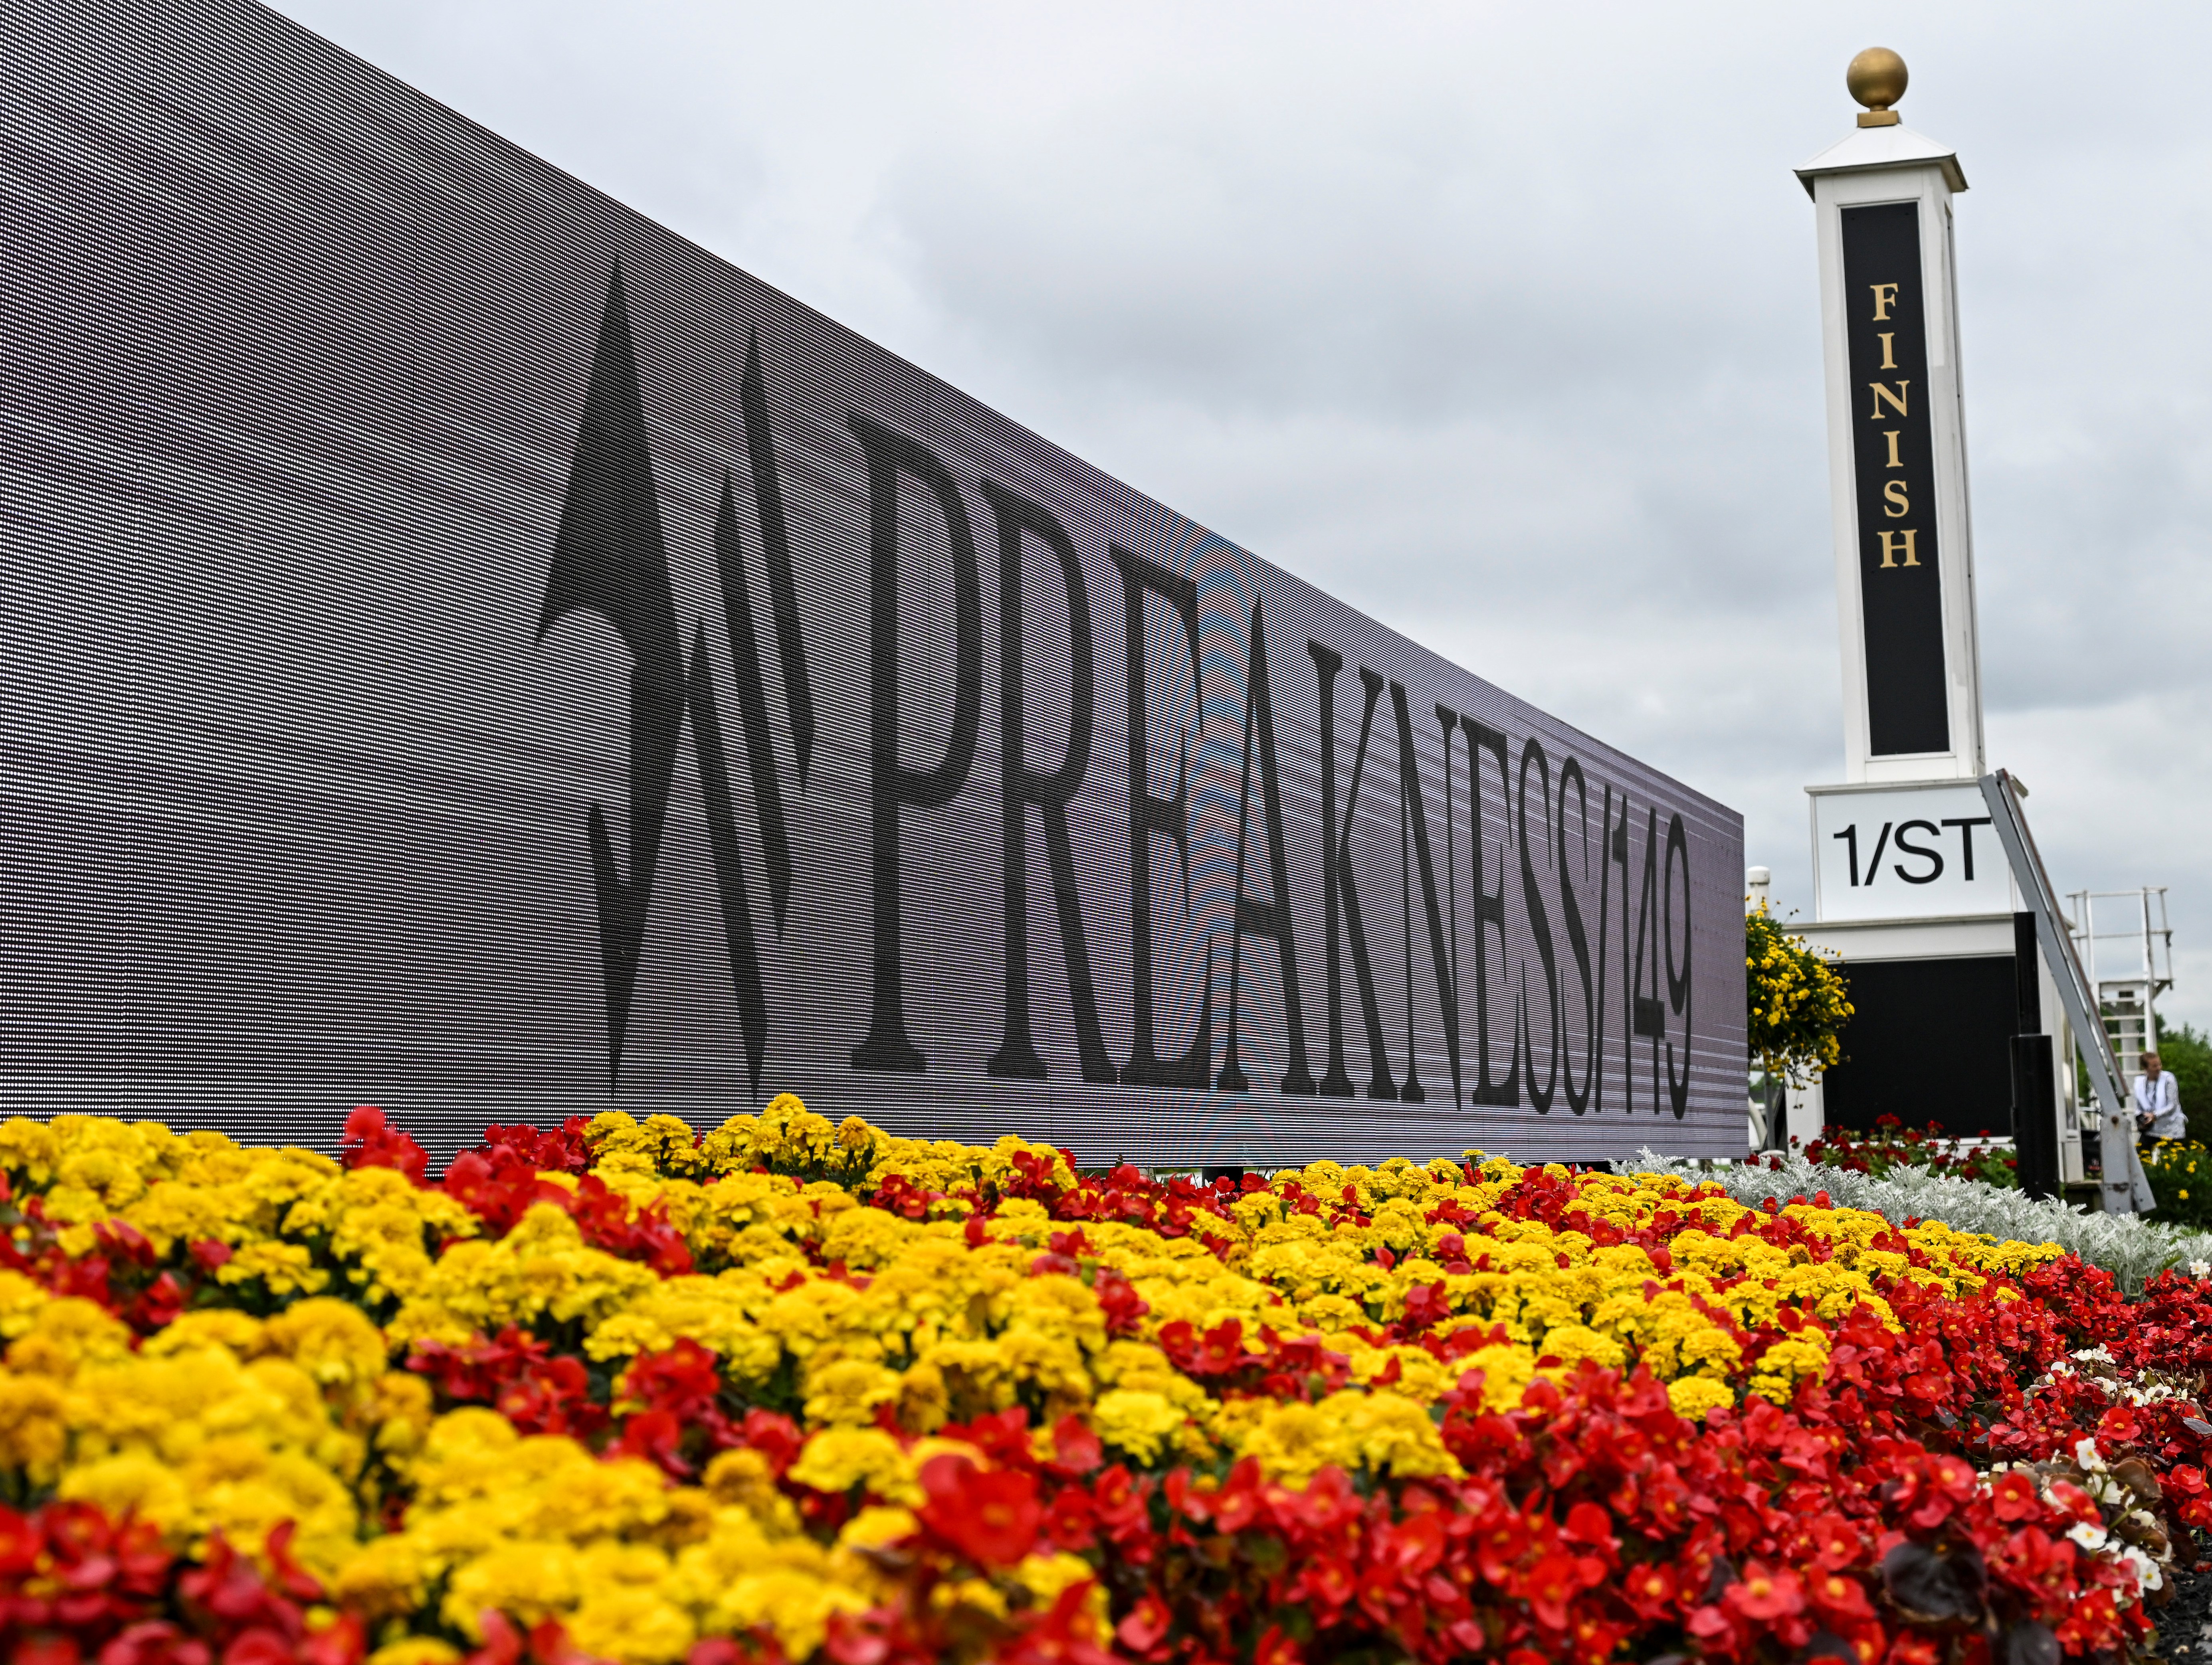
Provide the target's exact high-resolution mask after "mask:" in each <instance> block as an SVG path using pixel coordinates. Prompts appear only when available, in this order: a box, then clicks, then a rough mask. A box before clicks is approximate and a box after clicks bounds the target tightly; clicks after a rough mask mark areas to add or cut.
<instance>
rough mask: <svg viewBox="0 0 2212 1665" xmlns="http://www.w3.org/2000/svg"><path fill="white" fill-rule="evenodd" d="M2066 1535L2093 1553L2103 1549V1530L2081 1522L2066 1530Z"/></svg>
mask: <svg viewBox="0 0 2212 1665" xmlns="http://www.w3.org/2000/svg"><path fill="white" fill-rule="evenodd" d="M2066 1535H2067V1536H2068V1537H2069V1538H2071V1539H2073V1540H2074V1541H2075V1543H2077V1544H2079V1545H2081V1547H2082V1548H2084V1549H2086V1550H2088V1551H2090V1552H2092V1553H2094V1552H2095V1551H2097V1550H2100V1549H2102V1548H2103V1547H2105V1529H2104V1528H2103V1527H2101V1526H2092V1525H2090V1524H2089V1523H2088V1522H2087V1521H2082V1522H2080V1523H2076V1524H2075V1525H2074V1526H2072V1527H2070V1528H2069V1529H2067V1533H2066Z"/></svg>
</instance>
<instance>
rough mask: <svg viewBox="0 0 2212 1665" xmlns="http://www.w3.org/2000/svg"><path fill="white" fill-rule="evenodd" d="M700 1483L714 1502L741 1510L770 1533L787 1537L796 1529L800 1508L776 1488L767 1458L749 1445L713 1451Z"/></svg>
mask: <svg viewBox="0 0 2212 1665" xmlns="http://www.w3.org/2000/svg"><path fill="white" fill-rule="evenodd" d="M699 1483H700V1484H701V1485H702V1486H704V1487H705V1488H706V1492H707V1495H708V1497H709V1498H713V1499H714V1502H715V1503H716V1504H718V1505H720V1506H722V1507H724V1508H727V1509H741V1510H743V1511H745V1513H747V1514H748V1515H750V1516H751V1517H752V1518H753V1519H754V1520H755V1521H756V1522H757V1523H759V1525H760V1527H761V1528H762V1529H763V1531H765V1532H766V1533H767V1534H768V1535H769V1536H770V1537H775V1538H787V1537H789V1536H790V1535H792V1534H793V1533H794V1532H796V1531H798V1530H799V1511H797V1510H796V1509H794V1508H793V1506H792V1502H791V1499H790V1498H787V1497H785V1496H784V1495H783V1493H782V1492H779V1491H777V1490H776V1486H775V1471H774V1470H773V1469H771V1468H769V1462H768V1459H767V1458H766V1457H764V1456H762V1455H761V1454H760V1453H759V1452H758V1451H756V1450H753V1449H752V1448H751V1447H750V1446H743V1445H741V1446H739V1447H738V1448H737V1449H736V1450H729V1451H722V1452H720V1453H718V1454H716V1456H714V1458H713V1459H712V1460H711V1461H710V1462H708V1464H707V1471H706V1473H705V1474H702V1475H701V1476H700V1477H699Z"/></svg>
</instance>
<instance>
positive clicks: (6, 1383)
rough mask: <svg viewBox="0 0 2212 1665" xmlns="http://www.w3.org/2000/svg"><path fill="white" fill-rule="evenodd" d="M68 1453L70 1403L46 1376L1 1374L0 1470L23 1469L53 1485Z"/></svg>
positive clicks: (39, 1482) (38, 1482)
mask: <svg viewBox="0 0 2212 1665" xmlns="http://www.w3.org/2000/svg"><path fill="white" fill-rule="evenodd" d="M68 1451H69V1400H68V1396H67V1395H66V1393H65V1392H64V1389H63V1387H62V1385H61V1383H58V1382H57V1381H55V1380H53V1379H52V1377H45V1376H19V1375H16V1374H15V1373H14V1372H13V1371H9V1372H6V1373H4V1374H0V1468H11V1469H20V1470H21V1471H22V1472H23V1473H25V1474H28V1475H29V1476H30V1478H31V1480H32V1483H33V1485H38V1486H51V1485H52V1484H53V1482H54V1480H55V1479H56V1477H57V1476H58V1475H59V1474H60V1473H61V1465H62V1460H63V1458H64V1456H67V1455H68Z"/></svg>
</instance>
